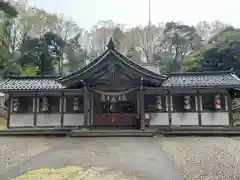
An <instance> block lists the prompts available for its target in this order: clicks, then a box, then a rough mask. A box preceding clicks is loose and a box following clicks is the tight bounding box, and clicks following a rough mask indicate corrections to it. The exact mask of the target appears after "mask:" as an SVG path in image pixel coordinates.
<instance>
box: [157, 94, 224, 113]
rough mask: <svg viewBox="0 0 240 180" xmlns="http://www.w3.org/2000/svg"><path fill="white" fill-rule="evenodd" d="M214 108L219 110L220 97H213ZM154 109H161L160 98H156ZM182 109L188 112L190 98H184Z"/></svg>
mask: <svg viewBox="0 0 240 180" xmlns="http://www.w3.org/2000/svg"><path fill="white" fill-rule="evenodd" d="M214 99H215V108H216V109H221V98H220V95H215V97H214ZM156 109H159V110H160V109H162V98H161V96H157V101H156ZM184 109H186V110H189V109H191V96H184Z"/></svg>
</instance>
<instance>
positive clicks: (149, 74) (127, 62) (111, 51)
mask: <svg viewBox="0 0 240 180" xmlns="http://www.w3.org/2000/svg"><path fill="white" fill-rule="evenodd" d="M109 56H112V57H114V58H113V59H117V62H116V61H115V63H121V64H122V65H124V66H125V67H127V68H128V69H131V70H133V71H135V72H137V73H138V74H140V76H141V78H144V79H145V78H148V79H154V80H158V81H159V82H161V81H163V80H165V79H167V76H165V75H161V74H158V73H155V72H153V71H150V70H148V69H146V68H144V67H142V66H141V65H138V64H137V63H136V62H134V61H133V60H131V59H130V58H128V57H126V56H124V55H123V54H121V53H120V52H118V51H117V50H116V49H115V47H114V44H113V42H112V39H110V41H109V44H108V49H107V50H106V51H105V52H104V53H102V54H101V55H100V56H99V57H97V58H96V59H95V60H93V61H92V62H90V63H89V64H88V65H87V66H85V67H84V68H82V69H80V70H78V71H76V72H74V73H71V74H69V75H67V76H65V77H62V78H59V79H58V81H59V82H61V83H65V82H68V81H71V79H73V78H76V77H78V78H79V79H80V80H81V78H82V80H84V77H83V76H84V75H86V74H87V73H91V72H92V71H93V69H96V68H98V67H99V66H98V65H99V64H103V63H104V62H105V61H107V60H108V58H109ZM113 63H114V61H113ZM109 64H110V63H109Z"/></svg>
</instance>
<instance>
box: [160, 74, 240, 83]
mask: <svg viewBox="0 0 240 180" xmlns="http://www.w3.org/2000/svg"><path fill="white" fill-rule="evenodd" d="M167 75H168V79H167V80H165V81H164V82H163V84H162V85H163V87H231V86H240V79H239V78H238V77H237V76H236V75H235V73H234V72H232V71H215V72H214V71H213V72H196V73H193V72H189V73H171V74H167Z"/></svg>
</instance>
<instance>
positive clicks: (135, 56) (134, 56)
mask: <svg viewBox="0 0 240 180" xmlns="http://www.w3.org/2000/svg"><path fill="white" fill-rule="evenodd" d="M126 56H127V57H128V58H130V59H131V60H133V61H136V62H138V63H143V62H142V60H141V53H140V52H139V51H137V50H136V49H135V48H133V47H132V48H130V49H128V51H127V54H126Z"/></svg>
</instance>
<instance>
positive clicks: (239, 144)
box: [157, 137, 240, 180]
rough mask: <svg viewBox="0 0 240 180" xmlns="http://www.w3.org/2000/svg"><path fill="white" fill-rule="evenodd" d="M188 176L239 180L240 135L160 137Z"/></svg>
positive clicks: (190, 178) (188, 178) (189, 178)
mask: <svg viewBox="0 0 240 180" xmlns="http://www.w3.org/2000/svg"><path fill="white" fill-rule="evenodd" d="M157 139H158V140H159V141H160V147H161V148H162V150H163V151H164V152H165V154H166V155H167V156H168V157H169V159H170V160H172V161H173V162H174V163H175V164H176V165H177V166H178V168H179V169H180V170H181V171H182V172H183V173H184V179H185V180H240V141H239V140H240V138H236V139H230V138H226V137H171V138H165V137H164V138H162V137H158V138H157Z"/></svg>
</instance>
